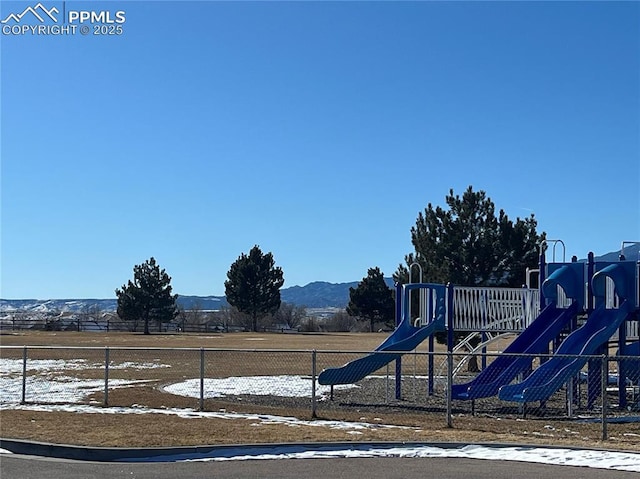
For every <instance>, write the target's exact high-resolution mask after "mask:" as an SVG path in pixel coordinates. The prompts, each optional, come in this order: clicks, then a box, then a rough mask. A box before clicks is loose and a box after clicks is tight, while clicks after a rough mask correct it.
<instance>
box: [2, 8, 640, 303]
mask: <svg viewBox="0 0 640 479" xmlns="http://www.w3.org/2000/svg"><path fill="white" fill-rule="evenodd" d="M36 3H37V1H34V2H4V1H3V2H2V5H1V10H0V12H1V14H2V19H4V18H6V17H7V15H8V14H10V13H13V12H17V13H19V12H21V11H23V10H24V8H25V7H27V6H29V5H31V6H34V5H36ZM42 3H43V5H44V6H45V7H47V8H51V7H53V6H56V7H57V8H58V9H59V10H63V8H62V7H63V4H62V2H42ZM64 9H65V11H69V10H94V11H100V10H108V11H111V12H115V11H117V10H122V11H124V12H126V22H125V23H124V24H123V25H122V26H123V30H124V31H123V34H122V35H118V36H93V35H87V36H82V35H69V36H52V35H41V36H32V35H4V34H3V35H2V36H1V38H0V41H1V42H2V43H1V46H0V49H1V50H0V52H1V55H2V58H1V68H2V69H1V72H0V79H1V102H2V103H1V107H0V110H1V115H2V116H1V121H2V125H1V155H2V164H1V174H2V178H1V187H2V198H1V199H2V210H1V212H2V218H1V226H2V237H1V238H2V245H1V260H2V267H1V268H2V277H1V281H2V283H1V290H0V296H1V297H3V298H39V299H47V298H70V297H99V298H103V297H104V298H107V297H113V296H114V289H115V288H117V287H119V286H121V285H122V284H123V283H125V282H126V281H127V280H128V279H130V278H131V277H132V268H133V266H134V265H135V264H139V263H142V262H143V261H145V260H146V259H148V258H149V257H151V256H154V257H155V258H156V259H157V260H158V262H159V263H160V265H161V266H162V267H164V268H165V269H166V270H167V272H168V273H169V274H170V275H171V276H172V278H173V280H172V284H173V286H174V290H175V291H176V292H177V293H180V294H195V295H221V294H223V293H224V280H225V279H226V272H227V271H228V269H229V266H230V264H231V263H232V262H233V261H234V260H235V259H236V258H237V257H238V256H239V255H240V253H242V252H248V251H249V249H250V248H251V247H252V246H253V245H254V244H258V245H260V247H261V248H262V249H263V251H271V252H272V253H273V254H274V257H275V260H276V263H277V264H278V265H279V266H281V267H282V268H283V270H284V274H285V281H286V282H285V287H286V286H293V285H304V284H307V283H309V282H311V281H316V280H323V281H330V282H344V281H355V280H359V279H361V278H362V277H363V276H365V275H366V272H367V268H369V267H372V266H379V267H380V268H381V269H382V270H383V272H384V273H385V274H386V275H391V274H392V273H393V272H394V271H395V270H396V268H397V266H398V264H399V263H401V262H402V261H403V258H404V255H405V254H406V253H408V252H410V251H411V242H410V229H411V226H413V225H414V224H415V220H416V217H417V214H418V212H419V211H422V210H423V209H424V208H425V207H426V205H427V204H428V203H429V202H431V203H433V204H437V205H443V204H444V197H445V195H446V194H447V193H448V191H449V189H450V188H453V189H454V191H455V192H457V193H462V191H463V190H464V189H465V188H466V187H467V186H468V185H473V187H474V189H476V190H480V189H482V190H485V191H486V192H487V193H488V195H489V196H490V197H491V198H492V199H493V201H494V202H495V204H496V206H497V207H498V208H502V209H504V210H505V211H506V212H507V214H509V216H510V217H512V218H515V217H518V216H519V217H524V216H527V215H529V214H530V213H535V215H536V217H537V219H538V222H539V230H540V231H546V232H547V234H548V236H549V237H550V238H560V239H562V240H563V241H564V242H565V244H566V245H567V255H568V257H570V256H571V255H572V254H576V255H578V256H579V257H584V256H586V254H587V252H588V251H594V252H595V253H596V254H603V253H606V252H609V251H613V250H616V249H619V247H620V243H621V241H623V240H640V4H639V3H637V2H621V3H616V2H567V3H560V2H531V3H528V2H471V3H467V2H331V3H320V2H258V3H253V2H208V1H198V2H171V1H157V2H124V1H111V2H70V1H68V2H66V3H65V4H64ZM27 21H28V20H27Z"/></svg>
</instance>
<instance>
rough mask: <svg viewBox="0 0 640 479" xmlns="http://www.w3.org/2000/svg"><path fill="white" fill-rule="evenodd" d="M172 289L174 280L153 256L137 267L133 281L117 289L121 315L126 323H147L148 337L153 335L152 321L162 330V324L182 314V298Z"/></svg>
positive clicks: (146, 331)
mask: <svg viewBox="0 0 640 479" xmlns="http://www.w3.org/2000/svg"><path fill="white" fill-rule="evenodd" d="M171 289H172V288H171V277H170V276H169V275H168V274H167V273H166V272H165V270H164V269H160V266H158V264H157V263H156V260H155V258H153V257H151V258H150V259H149V260H147V261H145V262H144V263H143V264H139V265H136V266H134V267H133V281H131V280H129V282H128V283H127V284H125V285H122V288H120V289H116V296H117V297H118V310H117V313H118V316H119V317H120V319H122V320H125V321H134V322H137V321H139V320H141V321H143V322H144V334H149V322H150V321H155V322H157V323H158V329H160V325H161V324H162V323H167V322H169V321H171V320H173V319H174V318H175V317H176V316H177V315H178V309H177V307H176V300H177V299H178V295H177V294H175V295H174V294H171ZM134 330H135V329H134Z"/></svg>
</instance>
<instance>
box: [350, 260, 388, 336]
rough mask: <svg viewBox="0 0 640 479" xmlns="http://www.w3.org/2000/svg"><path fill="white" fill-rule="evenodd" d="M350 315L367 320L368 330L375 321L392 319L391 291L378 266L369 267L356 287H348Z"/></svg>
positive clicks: (372, 326) (372, 327)
mask: <svg viewBox="0 0 640 479" xmlns="http://www.w3.org/2000/svg"><path fill="white" fill-rule="evenodd" d="M347 313H348V314H349V315H350V316H355V317H357V318H360V319H363V320H368V321H369V330H370V331H371V332H373V330H374V324H375V322H376V321H384V322H389V321H392V320H393V318H394V314H395V301H394V299H393V291H392V290H391V289H390V288H389V287H388V286H387V283H385V281H384V275H383V274H382V272H381V271H380V268H378V267H375V268H369V271H368V273H367V276H366V277H365V278H363V279H362V281H360V283H358V287H357V288H349V305H348V306H347Z"/></svg>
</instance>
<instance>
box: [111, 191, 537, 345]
mask: <svg viewBox="0 0 640 479" xmlns="http://www.w3.org/2000/svg"><path fill="white" fill-rule="evenodd" d="M445 203H446V208H442V207H440V206H436V207H434V206H433V205H432V204H431V203H429V204H428V206H427V208H426V209H425V210H424V212H420V213H419V214H418V218H417V220H416V225H415V226H414V227H412V228H411V242H412V244H413V247H414V251H413V252H411V253H409V254H407V255H406V256H405V264H400V265H399V266H398V269H397V271H396V272H395V273H394V275H393V277H394V280H395V281H397V282H400V283H407V282H409V279H410V271H409V268H410V267H411V265H412V264H414V263H418V264H420V265H421V267H422V270H423V271H424V272H425V277H424V278H423V280H424V281H428V282H433V283H448V282H450V283H453V284H458V285H462V286H513V287H517V286H520V285H521V284H522V283H523V282H524V279H525V271H526V269H527V268H528V267H535V266H536V264H537V247H538V245H539V244H540V242H541V240H543V239H544V237H545V234H544V233H542V234H538V233H537V231H536V228H537V221H536V219H535V217H534V215H533V214H532V215H530V216H529V217H527V218H525V219H520V218H516V220H515V221H512V220H511V219H509V217H508V216H507V214H506V213H505V212H504V211H503V210H500V211H499V212H498V214H497V215H496V208H495V205H494V203H493V201H492V200H491V198H489V197H488V196H487V195H486V193H485V192H484V191H477V192H476V191H473V188H472V187H471V186H469V187H468V188H467V190H466V191H465V192H464V193H463V195H462V196H459V195H454V192H453V190H450V191H449V194H448V195H447V196H446V197H445ZM133 272H134V277H133V280H129V282H128V283H127V284H125V285H123V286H122V287H121V288H119V289H116V295H117V297H118V315H119V316H120V318H122V319H125V320H131V321H142V322H143V323H144V332H145V334H149V323H150V322H152V321H156V322H158V323H163V322H169V321H172V320H174V319H175V318H176V316H177V315H178V314H179V311H178V309H177V307H176V299H177V295H174V294H172V288H171V284H170V283H171V277H170V276H169V275H168V274H167V273H166V271H165V270H164V269H161V268H160V267H159V265H158V264H157V263H156V260H155V259H154V258H153V257H152V258H150V259H149V260H148V261H146V262H145V263H143V264H141V265H136V266H135V267H134V269H133ZM283 284H284V275H283V272H282V269H281V268H280V267H278V266H276V265H275V261H274V258H273V255H272V253H270V252H269V253H266V254H265V253H263V252H262V251H261V250H260V248H259V247H258V246H257V245H256V246H254V247H253V248H252V249H251V250H250V251H249V253H248V254H244V253H242V254H241V255H240V257H239V258H238V259H237V260H236V261H235V262H234V263H233V264H232V265H231V267H230V269H229V271H228V273H227V280H226V281H225V294H226V297H227V301H228V303H229V304H230V305H232V307H234V308H235V309H236V310H237V311H239V312H240V313H242V314H244V315H246V316H247V317H248V318H250V327H251V329H252V330H253V331H257V330H258V326H259V322H260V320H261V319H262V318H264V317H265V316H269V315H271V316H273V317H275V315H277V314H280V315H282V318H281V320H282V321H283V322H282V324H288V323H289V321H288V320H287V317H288V318H291V315H292V314H294V311H293V310H291V309H288V308H287V307H285V308H282V307H281V305H282V302H281V298H280V288H281V287H282V286H283ZM394 304H395V301H394V297H393V290H391V289H390V288H389V287H388V286H387V284H386V282H385V280H384V274H383V273H382V271H380V269H379V268H378V267H374V268H370V269H369V270H368V273H367V276H366V277H364V278H363V279H362V281H361V282H360V283H359V284H358V286H357V287H356V288H350V291H349V305H348V306H347V309H346V312H347V314H348V315H349V316H351V317H355V318H358V319H360V320H363V321H367V322H368V323H369V329H370V330H371V331H373V330H374V329H375V327H376V324H379V323H383V324H387V325H390V324H392V322H393V318H394V310H395V307H394ZM292 307H293V306H292ZM287 315H288V316H287Z"/></svg>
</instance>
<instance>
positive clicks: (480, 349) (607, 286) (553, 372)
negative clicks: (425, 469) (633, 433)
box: [318, 240, 640, 408]
mask: <svg viewBox="0 0 640 479" xmlns="http://www.w3.org/2000/svg"><path fill="white" fill-rule="evenodd" d="M548 243H553V261H552V262H550V263H547V262H546V258H545V252H544V249H545V248H544V246H547V244H548ZM557 244H560V245H561V246H562V247H563V260H562V262H555V250H556V245H557ZM625 244H628V242H625V243H623V248H622V254H621V256H620V258H619V261H615V262H604V261H595V260H594V256H593V254H592V253H589V255H588V259H587V261H586V262H578V261H577V259H576V258H575V257H574V258H572V261H571V262H565V260H564V243H562V242H561V241H560V240H553V241H551V240H550V241H548V242H545V244H543V245H541V248H540V250H541V251H540V267H539V270H538V271H539V287H538V288H536V289H533V288H529V287H525V288H469V287H459V286H452V285H446V286H445V285H438V284H431V283H422V282H419V283H409V284H406V285H396V318H397V319H396V321H397V322H396V324H397V327H396V329H395V331H394V332H393V333H392V334H391V335H390V336H389V338H387V340H386V341H384V342H383V343H382V344H381V345H380V346H379V347H378V348H377V349H376V350H375V351H374V352H373V353H371V354H369V355H367V356H364V357H361V358H359V359H356V360H355V361H352V362H350V363H347V364H345V365H344V366H342V367H339V368H329V369H326V370H324V371H322V373H320V375H319V377H318V381H319V383H320V384H324V385H332V386H333V385H336V384H351V383H355V382H357V381H359V380H361V379H363V378H365V377H366V376H368V375H369V374H371V373H373V372H375V371H377V370H379V369H380V368H382V367H383V366H385V365H387V364H389V363H390V362H392V361H395V362H396V368H395V370H396V398H397V399H400V398H401V394H402V393H401V387H400V386H401V381H400V379H401V371H402V367H401V364H402V363H401V361H402V355H403V354H406V353H408V352H410V351H413V350H414V349H415V348H416V347H417V346H418V344H420V343H421V342H422V341H424V340H428V341H429V352H430V353H432V352H433V351H434V336H433V335H434V333H436V332H439V331H446V332H447V343H448V344H447V346H448V347H447V350H448V351H449V353H450V354H454V353H456V354H460V353H463V352H464V353H466V355H465V357H464V359H463V360H462V361H460V362H459V363H458V364H457V366H455V367H454V368H453V371H451V377H454V376H455V375H456V374H457V373H458V372H459V371H460V369H461V368H462V366H463V364H465V361H466V359H468V358H470V357H472V356H475V355H478V354H480V357H481V359H482V368H481V371H480V372H479V373H478V374H477V375H476V376H475V377H474V378H473V379H472V380H471V381H469V382H467V383H464V384H452V385H451V389H450V394H451V399H454V400H462V401H468V400H470V401H472V404H473V401H475V400H476V399H479V398H485V397H493V396H497V397H499V399H500V400H503V401H510V402H516V403H524V404H526V403H530V402H532V401H541V403H544V402H545V401H546V400H548V399H549V398H550V397H551V396H552V395H553V394H554V393H555V392H556V391H558V390H559V389H561V388H562V387H563V386H564V385H565V384H567V385H571V384H573V381H574V379H575V378H579V377H580V373H581V371H582V369H583V368H584V366H585V365H586V364H588V372H587V373H586V376H585V377H586V378H587V381H588V391H589V398H590V401H591V402H592V401H593V398H594V397H597V396H598V395H600V394H602V390H601V388H602V383H601V380H600V376H601V375H600V372H599V371H600V365H599V364H598V363H599V362H598V361H596V360H594V356H603V355H604V356H606V355H608V351H609V344H610V343H611V342H613V341H615V342H617V345H618V356H619V357H620V358H621V359H618V357H616V358H614V360H615V361H617V369H618V375H617V382H618V396H619V407H621V408H624V407H626V403H627V399H626V385H627V384H628V382H629V381H630V382H632V383H636V384H637V383H638V381H639V380H640V370H639V369H640V368H638V364H639V363H638V361H636V360H635V358H640V338H639V335H638V322H639V320H640V255H639V258H638V259H634V260H630V259H627V258H626V257H625V255H624V246H625ZM412 293H418V294H419V314H418V315H417V316H418V317H417V319H412V318H413V316H415V315H412V313H411V304H412V301H411V299H412ZM456 332H465V333H467V334H468V336H467V337H466V338H465V339H464V340H462V341H460V342H459V343H458V344H455V343H454V337H455V334H454V333H456ZM514 333H515V334H517V336H516V337H515V339H514V340H513V341H512V342H511V343H510V344H509V345H508V346H507V347H506V348H505V349H504V351H503V353H502V354H501V355H499V356H498V357H496V358H495V359H494V360H493V361H491V362H490V363H489V364H486V351H487V346H488V345H489V344H491V343H492V342H494V341H497V340H498V339H500V338H504V337H505V335H506V334H514ZM536 357H539V358H540V363H541V365H540V366H539V367H537V368H535V369H534V368H533V363H534V361H533V360H534V359H535V358H536ZM627 357H631V358H630V359H625V358H627ZM427 368H428V374H427V377H428V393H429V394H430V395H431V394H433V389H434V388H433V384H434V377H435V376H436V375H435V373H434V371H435V365H434V363H433V356H432V355H429V357H428V366H427ZM523 378H524V379H523ZM514 381H517V382H516V383H515V384H514ZM568 389H569V388H568ZM472 407H473V406H472Z"/></svg>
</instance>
